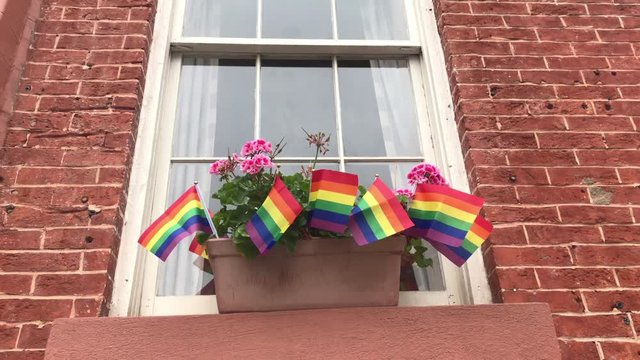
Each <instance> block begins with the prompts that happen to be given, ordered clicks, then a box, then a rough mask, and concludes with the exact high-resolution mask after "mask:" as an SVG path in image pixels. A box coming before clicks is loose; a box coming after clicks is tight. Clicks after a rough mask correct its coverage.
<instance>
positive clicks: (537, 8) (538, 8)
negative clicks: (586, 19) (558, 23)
mask: <svg viewBox="0 0 640 360" xmlns="http://www.w3.org/2000/svg"><path fill="white" fill-rule="evenodd" d="M529 9H531V14H532V15H585V14H586V13H587V7H586V6H585V5H582V4H541V3H533V4H530V5H529Z"/></svg>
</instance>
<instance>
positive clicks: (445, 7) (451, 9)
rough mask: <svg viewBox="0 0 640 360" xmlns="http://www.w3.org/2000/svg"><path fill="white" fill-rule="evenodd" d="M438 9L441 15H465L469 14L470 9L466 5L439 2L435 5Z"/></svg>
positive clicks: (453, 2)
mask: <svg viewBox="0 0 640 360" xmlns="http://www.w3.org/2000/svg"><path fill="white" fill-rule="evenodd" d="M437 6H438V9H439V10H440V12H442V13H458V14H466V13H471V7H470V6H469V4H468V3H463V2H457V1H441V2H439V3H437Z"/></svg>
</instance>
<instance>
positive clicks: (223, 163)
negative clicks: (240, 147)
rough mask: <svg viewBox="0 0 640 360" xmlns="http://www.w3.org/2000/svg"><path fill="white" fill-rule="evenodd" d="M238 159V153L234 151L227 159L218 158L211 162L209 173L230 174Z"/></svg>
mask: <svg viewBox="0 0 640 360" xmlns="http://www.w3.org/2000/svg"><path fill="white" fill-rule="evenodd" d="M238 161H239V158H238V154H235V153H234V154H233V155H231V156H229V157H228V158H227V159H222V160H218V161H216V162H214V163H213V164H211V166H210V167H209V173H210V174H214V175H221V176H227V175H231V174H232V173H233V172H234V171H235V169H236V166H238Z"/></svg>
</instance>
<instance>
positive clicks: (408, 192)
mask: <svg viewBox="0 0 640 360" xmlns="http://www.w3.org/2000/svg"><path fill="white" fill-rule="evenodd" d="M394 193H395V194H396V195H398V196H405V197H407V198H409V199H411V198H412V197H413V191H411V190H409V189H396V190H395V191H394Z"/></svg>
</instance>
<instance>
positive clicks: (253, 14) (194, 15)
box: [183, 0, 258, 38]
mask: <svg viewBox="0 0 640 360" xmlns="http://www.w3.org/2000/svg"><path fill="white" fill-rule="evenodd" d="M257 19H258V1H257V0H187V3H186V6H185V15H184V26H183V34H184V36H211V37H238V38H255V37H256V27H257V25H256V24H257Z"/></svg>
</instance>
